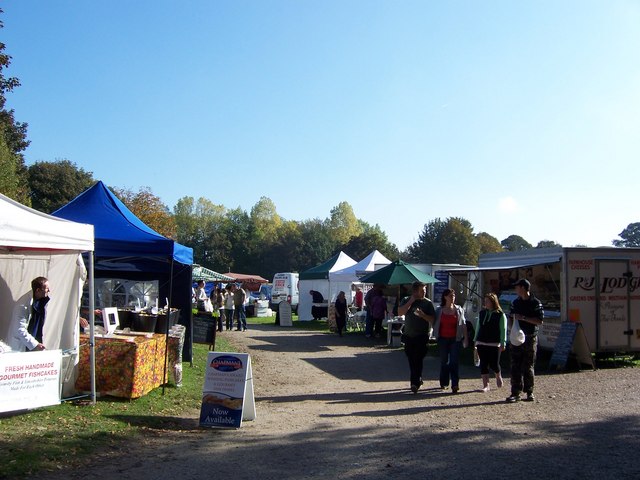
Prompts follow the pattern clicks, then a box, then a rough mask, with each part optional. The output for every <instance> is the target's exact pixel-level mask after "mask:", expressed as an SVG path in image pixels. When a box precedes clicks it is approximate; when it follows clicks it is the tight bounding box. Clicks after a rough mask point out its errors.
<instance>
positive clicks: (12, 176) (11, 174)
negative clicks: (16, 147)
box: [0, 136, 20, 201]
mask: <svg viewBox="0 0 640 480" xmlns="http://www.w3.org/2000/svg"><path fill="white" fill-rule="evenodd" d="M17 170H18V158H17V156H16V155H15V154H14V153H13V152H11V151H10V150H9V147H7V142H5V140H4V138H3V137H1V136H0V193H2V194H3V195H6V196H7V197H9V198H13V199H14V200H18V201H20V200H19V189H18V185H19V179H18V171H17Z"/></svg>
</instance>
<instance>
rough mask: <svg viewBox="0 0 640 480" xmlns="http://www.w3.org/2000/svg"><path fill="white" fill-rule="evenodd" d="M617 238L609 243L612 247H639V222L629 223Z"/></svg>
mask: <svg viewBox="0 0 640 480" xmlns="http://www.w3.org/2000/svg"><path fill="white" fill-rule="evenodd" d="M618 236H619V237H620V238H619V239H616V240H613V241H612V242H611V243H612V244H613V246H614V247H640V222H635V223H630V224H629V225H627V228H625V229H624V230H622V231H621V232H620V233H619V234H618Z"/></svg>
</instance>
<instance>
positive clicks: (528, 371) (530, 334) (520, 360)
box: [507, 279, 544, 403]
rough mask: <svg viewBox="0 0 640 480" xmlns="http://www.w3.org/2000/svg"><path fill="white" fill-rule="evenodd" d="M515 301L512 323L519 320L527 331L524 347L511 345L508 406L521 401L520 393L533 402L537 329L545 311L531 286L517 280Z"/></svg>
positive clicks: (527, 282)
mask: <svg viewBox="0 0 640 480" xmlns="http://www.w3.org/2000/svg"><path fill="white" fill-rule="evenodd" d="M513 286H514V288H515V290H516V294H517V295H518V298H516V299H515V300H514V301H513V303H512V304H511V313H510V316H511V321H514V320H518V323H519V324H520V328H521V329H522V331H523V332H524V335H525V340H524V343H523V344H522V345H518V346H516V345H513V344H511V345H509V351H510V352H511V395H510V396H508V397H507V403H515V402H517V401H519V400H520V394H521V393H522V392H525V393H526V394H527V396H526V398H525V399H524V400H525V401H527V402H533V401H534V400H535V397H534V395H533V384H534V376H535V373H534V369H535V364H536V352H537V350H538V326H539V325H542V319H543V318H544V311H543V310H542V303H541V302H540V300H538V299H537V298H536V297H535V296H534V295H533V294H531V293H530V292H529V289H530V288H531V284H530V283H529V281H528V280H525V279H521V280H518V281H517V282H516V283H515V284H514V285H513Z"/></svg>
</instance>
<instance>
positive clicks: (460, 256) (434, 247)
mask: <svg viewBox="0 0 640 480" xmlns="http://www.w3.org/2000/svg"><path fill="white" fill-rule="evenodd" d="M406 253H407V256H408V258H409V260H410V261H415V262H420V263H462V264H476V263H477V261H478V256H479V254H480V247H479V245H478V242H477V241H476V238H475V236H474V234H473V226H472V225H471V223H470V222H469V221H468V220H465V219H464V218H459V217H450V218H448V219H447V220H446V221H442V220H441V219H439V218H436V219H435V220H432V221H430V222H429V223H428V224H427V225H425V227H424V230H423V231H422V233H420V235H419V236H418V240H417V241H416V242H414V243H413V244H412V245H410V246H409V248H408V249H407V252H406Z"/></svg>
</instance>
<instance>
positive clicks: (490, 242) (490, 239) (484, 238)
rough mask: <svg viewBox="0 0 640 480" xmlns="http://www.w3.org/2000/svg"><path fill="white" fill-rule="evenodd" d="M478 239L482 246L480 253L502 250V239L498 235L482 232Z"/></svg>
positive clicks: (479, 244) (477, 236) (479, 245)
mask: <svg viewBox="0 0 640 480" xmlns="http://www.w3.org/2000/svg"><path fill="white" fill-rule="evenodd" d="M476 241H477V242H478V247H479V248H480V254H481V255H482V254H483V253H498V252H502V245H500V240H498V239H497V238H496V237H494V236H492V235H489V234H488V233H487V232H480V233H478V234H477V235H476Z"/></svg>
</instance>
